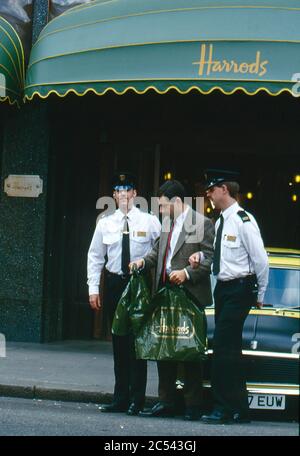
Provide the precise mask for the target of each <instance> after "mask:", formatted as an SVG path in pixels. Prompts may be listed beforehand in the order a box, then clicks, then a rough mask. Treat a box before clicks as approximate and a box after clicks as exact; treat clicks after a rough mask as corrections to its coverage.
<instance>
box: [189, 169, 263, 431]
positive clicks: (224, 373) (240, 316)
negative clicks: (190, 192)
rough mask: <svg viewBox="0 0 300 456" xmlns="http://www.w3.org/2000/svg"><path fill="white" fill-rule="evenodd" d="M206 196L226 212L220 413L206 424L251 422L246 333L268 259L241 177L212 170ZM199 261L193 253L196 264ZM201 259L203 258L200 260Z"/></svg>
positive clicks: (216, 343) (218, 241) (218, 273)
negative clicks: (244, 200) (244, 201)
mask: <svg viewBox="0 0 300 456" xmlns="http://www.w3.org/2000/svg"><path fill="white" fill-rule="evenodd" d="M208 172H210V179H209V180H208V183H207V186H206V194H207V196H208V198H209V199H210V200H211V201H212V204H213V205H214V206H215V208H216V209H221V214H220V217H219V219H218V220H217V222H216V226H215V229H216V237H215V242H214V250H215V251H214V259H213V265H212V272H213V274H214V275H215V277H216V279H217V284H216V287H215V290H214V300H215V331H214V338H213V360H212V373H211V379H212V388H213V397H214V410H213V412H212V413H211V414H210V415H206V416H203V417H202V420H203V421H204V422H205V423H211V424H224V423H226V422H235V423H242V422H249V416H248V396H247V389H246V380H245V378H244V375H243V369H242V331H243V326H244V322H245V320H246V317H247V315H248V313H249V311H250V309H251V307H252V306H257V307H259V308H260V307H262V303H263V298H264V293H265V290H266V287H267V283H268V275H269V266H268V257H267V253H266V251H265V248H264V244H263V241H262V238H261V234H260V231H259V228H258V225H257V223H256V221H255V219H254V217H253V216H252V215H251V214H249V213H247V212H245V211H244V210H243V209H242V208H241V207H240V206H239V204H238V203H237V201H236V197H237V195H238V192H239V184H238V183H237V182H236V180H237V175H238V174H237V173H234V172H229V171H222V170H209V171H208ZM195 260H196V261H197V260H198V258H197V256H196V255H192V257H191V258H190V262H191V264H192V265H194V266H195V265H196V264H195ZM198 261H199V260H198Z"/></svg>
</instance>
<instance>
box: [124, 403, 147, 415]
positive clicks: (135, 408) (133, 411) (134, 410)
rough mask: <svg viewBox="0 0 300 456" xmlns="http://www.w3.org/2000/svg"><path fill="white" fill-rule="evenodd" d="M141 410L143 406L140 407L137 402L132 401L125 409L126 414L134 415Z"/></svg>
mask: <svg viewBox="0 0 300 456" xmlns="http://www.w3.org/2000/svg"><path fill="white" fill-rule="evenodd" d="M142 410H143V407H140V406H139V405H138V404H135V403H134V402H133V403H132V404H130V406H129V409H128V410H127V415H130V416H134V415H138V414H139V412H141V411H142Z"/></svg>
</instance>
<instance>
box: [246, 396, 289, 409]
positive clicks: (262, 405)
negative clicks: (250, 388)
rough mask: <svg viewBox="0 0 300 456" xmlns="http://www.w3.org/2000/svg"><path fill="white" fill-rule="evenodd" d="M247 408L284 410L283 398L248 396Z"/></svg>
mask: <svg viewBox="0 0 300 456" xmlns="http://www.w3.org/2000/svg"><path fill="white" fill-rule="evenodd" d="M248 403H249V408H251V409H265V410H285V396H284V395H278V394H248Z"/></svg>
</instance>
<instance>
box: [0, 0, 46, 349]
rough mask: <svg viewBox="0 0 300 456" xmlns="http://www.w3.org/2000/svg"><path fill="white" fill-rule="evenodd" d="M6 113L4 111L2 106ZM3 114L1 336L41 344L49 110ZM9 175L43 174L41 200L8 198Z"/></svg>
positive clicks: (40, 9) (41, 10)
mask: <svg viewBox="0 0 300 456" xmlns="http://www.w3.org/2000/svg"><path fill="white" fill-rule="evenodd" d="M45 8H48V1H47V0H39V1H36V2H35V4H34V21H33V23H34V27H33V37H34V40H35V39H36V37H37V36H38V33H39V32H40V30H41V28H42V27H43V26H44V25H45V23H46V20H47V15H46V14H45ZM0 108H1V109H2V107H0ZM5 109H6V114H7V115H5V117H4V116H2V132H3V142H2V157H1V159H2V163H1V167H0V169H1V197H0V252H1V262H0V284H1V285H0V332H1V333H3V334H4V335H5V337H6V339H7V340H14V341H27V342H40V341H42V340H43V339H44V338H45V337H44V336H43V324H42V318H43V312H44V304H43V302H44V299H43V276H44V261H45V259H44V252H45V232H46V231H45V230H46V200H47V174H48V123H47V112H46V106H45V105H42V104H31V105H29V104H27V105H23V106H22V107H21V109H15V108H12V109H10V110H8V109H7V108H5ZM10 174H17V175H22V174H29V175H39V176H40V177H41V179H43V193H42V194H41V195H40V196H39V197H38V198H20V197H9V196H7V195H6V194H5V193H4V180H5V179H6V178H7V176H8V175H10Z"/></svg>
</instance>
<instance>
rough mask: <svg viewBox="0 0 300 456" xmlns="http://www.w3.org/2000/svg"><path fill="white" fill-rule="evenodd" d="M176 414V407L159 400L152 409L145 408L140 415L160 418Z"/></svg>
mask: <svg viewBox="0 0 300 456" xmlns="http://www.w3.org/2000/svg"><path fill="white" fill-rule="evenodd" d="M174 415H175V411H174V408H173V407H171V406H168V405H165V404H162V403H161V402H158V403H157V404H155V405H154V407H152V409H150V410H143V411H142V412H140V413H139V416H142V417H144V418H148V417H149V418H150V417H158V418H162V417H163V418H170V417H172V416H174Z"/></svg>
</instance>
